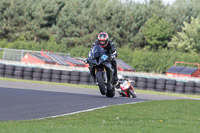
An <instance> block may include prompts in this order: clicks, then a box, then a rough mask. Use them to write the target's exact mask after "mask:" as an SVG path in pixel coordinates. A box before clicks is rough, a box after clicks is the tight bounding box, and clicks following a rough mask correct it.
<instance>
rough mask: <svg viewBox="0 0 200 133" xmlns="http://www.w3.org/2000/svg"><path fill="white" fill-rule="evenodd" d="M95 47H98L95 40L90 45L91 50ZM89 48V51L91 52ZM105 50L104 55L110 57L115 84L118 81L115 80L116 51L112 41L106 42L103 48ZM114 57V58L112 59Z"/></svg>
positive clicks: (97, 42)
mask: <svg viewBox="0 0 200 133" xmlns="http://www.w3.org/2000/svg"><path fill="white" fill-rule="evenodd" d="M95 45H99V41H98V40H96V41H95V42H94V43H93V45H92V48H93V47H94V46H95ZM92 48H91V50H92ZM103 48H104V49H105V50H106V54H107V55H108V56H109V57H110V59H111V60H110V61H111V64H112V66H113V68H114V77H115V78H114V79H115V81H114V82H115V83H116V82H117V81H118V78H117V62H116V60H115V58H116V57H117V51H116V47H115V45H114V43H113V42H112V41H108V45H107V46H105V47H103ZM113 57H114V58H113Z"/></svg>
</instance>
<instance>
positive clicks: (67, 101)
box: [0, 80, 180, 121]
mask: <svg viewBox="0 0 200 133" xmlns="http://www.w3.org/2000/svg"><path fill="white" fill-rule="evenodd" d="M168 99H180V97H174V96H160V95H150V94H137V98H125V97H119V95H118V93H117V92H116V95H115V97H113V98H107V97H106V96H102V95H101V94H100V92H99V90H98V89H86V88H75V87H73V88H72V87H65V86H58V85H47V84H38V83H24V82H14V81H2V80H0V121H6V120H29V119H40V118H46V117H54V116H59V115H66V114H70V113H75V112H80V111H86V110H90V109H95V108H101V107H105V106H110V105H117V104H128V103H136V102H142V101H147V100H168Z"/></svg>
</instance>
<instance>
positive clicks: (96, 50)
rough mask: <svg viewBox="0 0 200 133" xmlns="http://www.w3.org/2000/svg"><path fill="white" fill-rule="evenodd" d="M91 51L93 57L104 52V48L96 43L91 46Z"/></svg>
mask: <svg viewBox="0 0 200 133" xmlns="http://www.w3.org/2000/svg"><path fill="white" fill-rule="evenodd" d="M92 53H93V55H94V57H95V58H97V57H101V56H102V55H103V53H104V49H103V48H102V47H100V46H99V45H96V46H94V47H93V48H92Z"/></svg>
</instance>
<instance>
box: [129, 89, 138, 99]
mask: <svg viewBox="0 0 200 133" xmlns="http://www.w3.org/2000/svg"><path fill="white" fill-rule="evenodd" d="M129 93H130V95H131V96H132V98H136V97H137V96H136V93H135V92H134V91H133V90H129Z"/></svg>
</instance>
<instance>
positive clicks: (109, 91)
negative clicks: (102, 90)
mask: <svg viewBox="0 0 200 133" xmlns="http://www.w3.org/2000/svg"><path fill="white" fill-rule="evenodd" d="M106 96H107V97H114V96H115V87H112V89H111V90H107V93H106Z"/></svg>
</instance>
